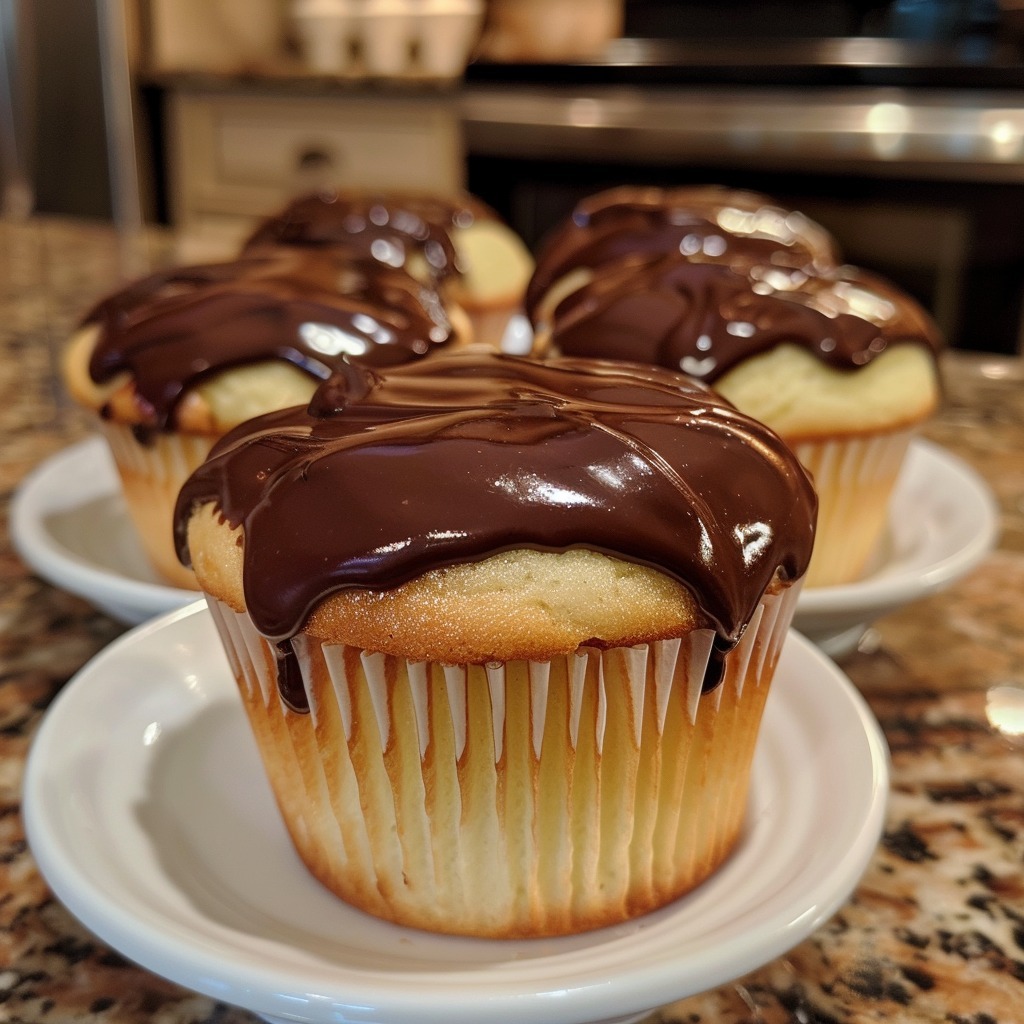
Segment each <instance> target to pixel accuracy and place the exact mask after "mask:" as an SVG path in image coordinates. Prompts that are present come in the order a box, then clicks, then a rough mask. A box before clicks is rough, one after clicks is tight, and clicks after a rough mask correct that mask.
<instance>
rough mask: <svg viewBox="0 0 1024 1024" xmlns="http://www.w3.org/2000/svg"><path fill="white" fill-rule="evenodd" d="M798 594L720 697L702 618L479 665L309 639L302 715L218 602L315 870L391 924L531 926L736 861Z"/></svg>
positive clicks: (635, 897) (779, 601)
mask: <svg viewBox="0 0 1024 1024" xmlns="http://www.w3.org/2000/svg"><path fill="white" fill-rule="evenodd" d="M798 589H799V588H798V587H790V588H788V589H787V590H785V591H783V592H782V593H781V594H779V595H778V596H772V597H768V598H766V599H765V601H764V602H763V604H762V606H761V607H760V608H759V610H758V613H757V616H756V617H755V620H754V621H753V622H751V624H750V626H749V627H748V628H747V630H746V632H745V634H744V636H743V638H742V639H741V641H740V642H739V644H738V645H737V647H736V648H735V649H734V650H733V651H732V652H731V653H730V654H729V655H728V657H727V659H726V671H725V676H724V678H723V681H722V683H721V684H720V685H719V686H718V687H716V688H715V689H713V690H711V691H709V692H707V693H702V692H701V685H702V682H703V680H704V675H705V670H706V668H707V666H708V661H709V656H710V654H711V648H712V642H713V639H714V634H713V633H712V631H710V630H700V631H696V632H695V633H693V634H691V635H689V636H687V637H684V638H683V639H682V640H671V641H662V642H659V643H655V644H651V645H642V646H638V647H635V648H619V649H613V650H607V651H600V650H597V649H584V650H581V651H579V652H578V653H576V654H573V655H569V656H567V657H565V658H560V659H555V660H553V661H551V662H530V663H524V662H510V663H507V664H505V663H492V664H489V665H484V666H476V665H472V666H467V665H437V664H427V663H423V662H408V661H406V660H404V659H400V658H394V657H391V656H385V655H382V654H375V653H370V652H365V651H359V650H356V649H354V648H349V647H345V646H343V645H321V644H319V643H318V642H316V641H313V640H311V639H309V638H307V637H306V636H304V635H301V634H300V636H299V637H297V638H296V639H295V640H294V641H293V649H294V651H295V654H296V656H297V659H298V663H299V665H300V667H301V670H302V674H303V678H304V680H305V682H306V692H307V698H308V701H309V706H310V711H309V713H308V714H303V713H299V712H296V711H294V710H292V709H291V708H289V707H288V706H287V705H286V704H285V703H284V702H283V701H282V700H281V698H280V695H279V691H278V684H277V678H276V657H275V651H274V648H273V647H272V645H270V644H269V642H268V641H267V640H266V639H265V638H264V637H262V636H261V635H260V634H259V633H258V632H257V631H256V630H255V629H254V627H253V626H252V624H251V622H250V620H249V619H248V617H247V616H246V615H244V614H238V613H236V612H234V611H232V610H231V609H229V608H228V607H227V606H225V605H223V604H220V603H219V602H217V601H216V600H213V599H212V598H211V599H210V600H209V604H210V607H211V610H212V613H213V616H214V619H215V621H216V623H217V626H218V629H219V631H220V633H221V636H222V638H223V640H224V645H225V648H226V649H227V651H228V657H229V660H230V662H231V667H232V671H233V672H234V674H235V676H236V678H237V679H238V681H239V688H240V691H241V693H242V696H243V699H244V702H245V704H246V707H247V710H248V713H249V717H250V721H251V723H252V725H253V729H254V733H255V735H256V738H257V742H258V744H259V747H260V750H261V753H262V755H263V758H264V762H265V765H266V768H267V772H268V775H269V777H270V780H271V783H272V785H273V788H274V791H275V794H276V795H277V799H278V803H279V805H280V806H281V809H282V813H283V815H284V818H285V820H286V822H287V823H288V826H289V829H290V831H291V834H292V837H293V840H294V841H295V844H296V847H297V848H298V850H299V852H300V854H301V855H302V856H303V858H304V860H305V861H306V863H307V864H308V865H309V866H310V868H311V870H313V872H314V873H315V874H316V875H317V876H318V877H319V878H320V879H321V880H322V881H324V882H325V883H326V884H327V885H328V886H329V887H330V888H332V889H333V890H334V891H335V892H337V893H339V894H340V895H342V896H343V897H344V898H345V899H348V900H349V901H350V902H353V903H355V904H356V905H357V906H361V907H363V908H364V909H366V910H369V911H370V912H371V913H375V914H378V915H380V916H384V917H387V918H389V919H392V920H398V921H400V922H402V923H406V924H413V925H417V926H420V927H425V928H429V929H432V930H437V931H451V932H462V933H468V934H490V935H523V934H551V933H558V932H564V931H575V930H581V929H583V928H587V927H595V926H597V925H599V924H607V923H609V922H610V921H612V920H621V919H623V918H624V917H627V916H631V915H633V914H635V913H638V912H642V910H643V909H650V908H653V907H654V906H657V905H660V904H661V903H663V902H665V901H666V900H667V899H670V898H672V897H673V896H675V895H677V894H678V893H680V892H682V891H685V890H686V889H688V888H690V887H692V885H693V884H696V882H698V881H700V880H701V879H702V878H703V877H705V876H706V875H707V874H708V873H709V872H710V870H712V869H713V868H714V867H715V866H717V864H718V863H720V861H721V859H722V858H723V857H724V856H725V855H726V854H727V853H728V850H729V849H730V848H731V845H732V843H733V842H734V841H735V838H736V835H737V834H738V830H739V827H740V825H741V823H742V818H743V812H744V807H745V801H746V790H747V781H748V774H749V764H750V760H751V757H752V755H753V747H754V742H755V741H756V735H757V729H758V725H759V721H760V714H761V710H762V707H763V703H764V699H765V697H766V694H767V690H768V684H769V682H770V680H771V676H772V674H773V672H774V668H775V664H776V662H777V660H778V656H779V654H780V652H781V648H782V644H783V642H784V639H785V635H786V631H787V629H788V626H789V623H790V620H791V618H792V614H793V610H794V607H795V602H796V596H797V590H798Z"/></svg>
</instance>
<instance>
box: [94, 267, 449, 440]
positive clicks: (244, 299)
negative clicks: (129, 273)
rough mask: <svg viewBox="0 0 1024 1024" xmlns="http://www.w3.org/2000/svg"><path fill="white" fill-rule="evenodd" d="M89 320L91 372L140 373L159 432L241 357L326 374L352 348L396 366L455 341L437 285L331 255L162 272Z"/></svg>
mask: <svg viewBox="0 0 1024 1024" xmlns="http://www.w3.org/2000/svg"><path fill="white" fill-rule="evenodd" d="M83 323H95V324H97V325H98V327H99V337H98V339H97V343H96V346H95V348H94V350H93V353H92V356H91V359H90V363H89V374H90V376H91V377H92V379H93V380H94V381H95V382H96V383H98V384H103V383H105V382H107V381H109V380H112V379H113V378H114V377H116V376H117V375H118V374H119V373H122V372H124V371H127V372H128V373H129V374H131V378H132V381H133V383H134V386H135V389H136V393H137V395H138V397H139V399H140V402H141V404H142V405H143V406H144V409H145V411H146V413H147V414H148V415H147V421H146V423H145V424H144V428H145V429H149V430H166V429H169V428H170V427H171V425H172V417H173V412H174V408H175V405H176V403H177V402H178V400H179V399H180V398H181V397H182V395H183V394H184V393H185V392H187V391H188V390H189V389H191V388H192V387H194V386H195V385H196V384H198V383H200V382H201V381H202V380H204V379H205V378H207V377H210V376H212V375H213V374H215V373H217V372H219V371H221V370H225V369H228V368H230V367H232V366H238V365H241V364H245V363H254V362H259V361H262V360H268V359H283V360H286V361H288V362H289V363H292V364H293V365H294V366H297V367H299V368H300V369H302V370H304V371H305V372H307V373H309V374H310V375H311V376H313V377H315V378H318V379H321V380H322V379H324V378H326V377H328V376H329V375H330V373H331V372H332V371H333V370H334V368H335V367H337V366H338V365H339V363H340V361H341V359H342V358H343V357H346V356H348V357H351V358H354V359H358V360H359V361H361V362H365V363H368V364H370V365H375V366H387V365H392V364H395V363H402V362H407V361H409V360H411V359H417V358H419V357H420V356H423V355H426V354H427V353H428V352H430V351H432V350H434V349H437V348H438V347H442V346H444V345H445V344H447V343H448V342H450V341H451V340H452V339H453V330H452V326H451V324H450V323H449V321H448V317H447V314H446V313H445V310H444V308H443V306H442V303H441V300H440V298H439V297H438V295H437V293H436V292H434V291H433V290H432V289H431V288H429V287H427V286H425V285H423V284H420V283H419V282H417V281H415V280H413V279H412V278H411V277H410V276H409V275H408V274H406V273H405V272H404V271H401V270H391V269H389V268H387V267H382V266H380V265H378V264H376V263H370V262H366V261H363V262H347V261H340V260H336V259H333V258H328V257H326V256H322V255H297V254H285V255H278V256H275V257H250V258H244V259H239V260H235V261H232V262H227V263H216V264H203V265H198V266H191V267H177V268H173V269H170V270H165V271H160V272H158V273H155V274H152V275H150V276H148V277H145V278H142V279H140V280H138V281H136V282H134V283H132V284H130V285H128V286H127V287H126V288H124V289H122V290H120V291H118V292H116V293H114V294H112V295H110V296H108V297H106V298H105V299H103V300H101V301H100V302H99V303H98V304H97V305H96V306H94V307H93V309H92V310H90V312H89V313H88V314H87V315H86V317H85V318H84V320H83Z"/></svg>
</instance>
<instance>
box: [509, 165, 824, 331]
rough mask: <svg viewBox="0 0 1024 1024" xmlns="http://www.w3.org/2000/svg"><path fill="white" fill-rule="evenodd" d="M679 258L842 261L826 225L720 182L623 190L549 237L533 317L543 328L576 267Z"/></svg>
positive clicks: (743, 262) (580, 209) (530, 302)
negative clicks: (543, 310) (545, 304)
mask: <svg viewBox="0 0 1024 1024" xmlns="http://www.w3.org/2000/svg"><path fill="white" fill-rule="evenodd" d="M680 254H681V255H684V256H687V257H696V258H704V259H714V260H715V261H717V262H720V263H722V264H723V265H725V266H732V267H737V268H746V267H750V266H755V265H766V266H778V267H789V268H793V269H807V270H821V269H826V268H829V267H833V266H835V265H836V264H837V263H838V262H839V251H838V248H837V246H836V244H835V242H834V240H833V239H832V238H831V237H830V236H829V234H828V232H826V231H825V229H824V228H822V227H820V226H819V225H817V224H815V223H814V222H813V221H811V220H809V219H808V218H807V217H804V216H803V215H802V214H800V213H796V212H794V211H791V210H784V209H782V208H781V207H779V206H777V205H775V204H774V203H773V202H772V200H770V199H769V198H768V197H767V196H763V195H760V194H758V193H755V192H747V191H739V190H735V189H728V188H724V187H721V186H715V185H706V186H696V187H688V188H676V189H660V188H633V187H629V186H624V187H621V188H616V189H609V190H608V191H605V192H600V193H598V194H597V195H593V196H589V197H587V198H586V199H584V200H582V201H581V202H580V203H578V204H577V206H576V207H575V209H574V210H573V211H572V214H571V216H570V217H568V218H567V219H566V220H565V221H563V222H562V223H561V224H560V225H558V226H557V227H556V228H555V229H554V230H553V231H552V232H551V233H550V234H549V235H548V237H547V238H546V239H545V240H544V244H543V245H542V247H541V249H540V252H539V253H538V256H537V266H536V270H535V272H534V275H533V278H532V279H531V281H530V283H529V285H528V287H527V290H526V299H525V309H526V313H527V315H528V316H529V317H530V319H531V320H533V321H534V323H536V318H537V312H538V306H539V304H540V303H541V301H542V299H543V298H544V296H545V295H546V293H547V292H548V290H549V289H550V288H551V286H552V285H553V284H554V283H555V282H556V281H558V280H559V279H560V278H562V277H563V276H565V275H566V274H567V273H569V272H570V271H572V270H575V269H578V268H587V269H591V270H598V269H600V268H603V267H608V266H612V265H615V264H617V263H618V262H619V261H621V260H623V259H630V258H635V257H638V256H639V257H653V256H665V255H680Z"/></svg>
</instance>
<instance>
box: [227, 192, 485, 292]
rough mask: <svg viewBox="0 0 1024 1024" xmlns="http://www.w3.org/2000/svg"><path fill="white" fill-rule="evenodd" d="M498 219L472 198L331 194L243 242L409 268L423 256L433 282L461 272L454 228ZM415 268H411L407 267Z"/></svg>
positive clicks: (295, 207) (253, 247) (294, 206)
mask: <svg viewBox="0 0 1024 1024" xmlns="http://www.w3.org/2000/svg"><path fill="white" fill-rule="evenodd" d="M493 216H494V215H493V213H491V211H490V210H489V209H488V208H487V207H486V206H485V205H484V204H483V203H481V202H479V201H478V200H475V199H473V198H471V197H469V196H463V197H459V198H457V199H446V198H442V197H440V196H436V195H430V194H418V193H402V192H387V193H376V192H354V191H353V192H348V191H342V192H328V193H319V194H315V195H308V196H301V197H299V198H298V199H295V200H294V201H293V202H291V203H289V205H288V206H287V207H285V209H284V210H282V211H281V212H280V213H277V214H275V215H274V216H272V217H268V218H267V219H266V220H264V221H263V222H262V223H261V224H260V225H259V226H258V227H257V228H256V230H255V231H254V232H253V234H252V235H251V236H250V238H249V239H248V241H247V242H246V243H245V247H244V249H245V251H246V252H250V253H252V252H263V251H266V250H268V249H273V248H274V247H276V246H298V247H309V248H317V247H331V248H337V249H339V250H341V251H344V252H345V253H346V254H347V255H348V256H350V257H352V258H357V259H374V260H377V261H379V262H380V263H383V264H385V265H387V266H391V267H407V268H408V264H409V260H410V257H411V256H413V255H414V254H418V255H420V256H422V258H423V260H424V262H425V264H426V266H425V269H426V271H427V273H428V275H429V276H430V277H431V278H434V279H436V280H444V279H445V278H448V277H451V276H453V275H455V274H458V273H460V272H461V268H460V266H459V261H458V255H457V253H456V251H455V246H454V243H453V241H452V232H453V230H455V229H456V228H465V227H468V226H469V225H470V224H472V223H473V221H474V220H478V219H489V218H492V217H493ZM408 269H413V268H408Z"/></svg>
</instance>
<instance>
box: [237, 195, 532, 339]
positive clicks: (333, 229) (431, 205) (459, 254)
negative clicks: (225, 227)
mask: <svg viewBox="0 0 1024 1024" xmlns="http://www.w3.org/2000/svg"><path fill="white" fill-rule="evenodd" d="M282 246H284V247H291V248H304V249H335V250H337V251H340V252H342V253H345V254H349V255H356V256H358V257H360V258H369V259H374V260H377V261H379V262H380V263H383V264H385V265H387V266H391V267H402V268H403V269H405V270H406V271H408V272H409V273H410V274H412V275H413V276H414V277H416V278H418V279H419V280H422V281H424V282H427V283H429V284H431V285H432V286H433V287H436V288H438V289H439V290H440V291H441V293H442V295H444V296H445V298H446V299H447V300H449V301H451V302H454V303H456V304H458V305H459V306H460V307H461V308H462V309H464V310H465V311H466V314H467V315H468V317H469V319H470V322H471V325H472V329H473V340H474V341H477V342H480V343H483V344H488V345H491V346H492V347H495V348H497V347H498V346H499V345H500V343H501V340H502V337H503V336H504V333H505V328H506V326H507V324H508V320H509V317H510V316H511V315H512V314H513V313H515V312H517V311H518V310H519V309H521V307H522V303H523V292H524V289H525V288H526V283H527V281H528V280H529V278H530V275H531V273H532V272H533V257H532V256H531V255H530V252H529V250H528V249H527V248H526V245H525V243H524V242H523V241H522V239H520V238H519V236H518V235H517V234H516V233H515V232H514V231H513V230H512V229H511V228H510V227H509V226H508V225H507V224H505V222H504V221H503V220H502V219H501V218H500V217H499V216H498V214H497V213H496V212H495V211H494V210H492V209H491V208H490V207H489V206H488V205H487V204H486V203H484V202H482V201H481V200H480V199H477V198H476V197H475V196H470V195H468V194H465V193H463V194H459V195H453V196H442V195H435V194H432V193H415V192H395V191H387V192H385V191H372V190H370V191H359V190H353V189H348V190H341V191H331V192H324V193H319V194H313V195H306V196H300V197H298V198H297V199H294V200H293V201H292V202H290V203H289V204H288V205H287V206H286V207H285V208H284V209H282V210H281V211H279V212H278V213H275V214H274V215H273V216H271V217H268V218H266V219H265V220H263V221H262V222H261V223H260V224H259V225H258V226H257V228H256V230H255V231H254V232H253V234H252V235H251V236H250V238H249V239H248V240H247V241H246V243H245V246H244V251H245V252H247V253H260V252H266V251H268V250H269V251H272V250H273V249H275V248H279V247H282Z"/></svg>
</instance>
